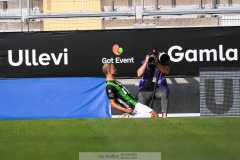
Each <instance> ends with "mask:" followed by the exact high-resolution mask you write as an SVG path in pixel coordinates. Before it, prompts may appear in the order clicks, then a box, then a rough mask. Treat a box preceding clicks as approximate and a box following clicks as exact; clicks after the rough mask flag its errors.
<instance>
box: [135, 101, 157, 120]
mask: <svg viewBox="0 0 240 160" xmlns="http://www.w3.org/2000/svg"><path fill="white" fill-rule="evenodd" d="M132 115H133V116H135V117H142V118H143V117H146V118H150V117H151V118H156V117H158V114H157V113H156V112H155V111H153V110H152V108H150V107H148V106H146V105H144V104H142V103H139V102H138V103H137V104H136V106H135V108H134V110H133V114H132Z"/></svg>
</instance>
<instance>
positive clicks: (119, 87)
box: [106, 80, 137, 108]
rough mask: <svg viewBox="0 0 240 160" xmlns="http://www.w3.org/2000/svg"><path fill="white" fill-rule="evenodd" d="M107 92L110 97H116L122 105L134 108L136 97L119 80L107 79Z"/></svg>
mask: <svg viewBox="0 0 240 160" xmlns="http://www.w3.org/2000/svg"><path fill="white" fill-rule="evenodd" d="M106 92H107V96H108V98H109V99H115V101H116V102H117V103H119V104H120V105H121V106H122V107H126V108H129V107H130V108H134V107H135V105H136V104H137V100H136V98H135V97H134V96H133V95H132V94H131V93H130V92H129V91H128V90H127V89H126V88H125V87H124V86H123V84H122V83H121V82H119V81H116V80H113V81H106Z"/></svg>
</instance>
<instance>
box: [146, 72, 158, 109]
mask: <svg viewBox="0 0 240 160" xmlns="http://www.w3.org/2000/svg"><path fill="white" fill-rule="evenodd" d="M160 73H161V71H160V70H159V69H158V74H157V78H156V82H155V84H154V89H153V93H152V99H151V102H150V104H149V107H150V108H153V100H154V97H155V93H156V89H157V85H158V80H159V76H160Z"/></svg>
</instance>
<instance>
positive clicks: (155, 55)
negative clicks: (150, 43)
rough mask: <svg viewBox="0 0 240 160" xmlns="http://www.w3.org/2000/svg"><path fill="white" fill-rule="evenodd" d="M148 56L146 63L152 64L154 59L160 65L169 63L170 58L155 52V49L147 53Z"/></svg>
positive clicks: (165, 54)
mask: <svg viewBox="0 0 240 160" xmlns="http://www.w3.org/2000/svg"><path fill="white" fill-rule="evenodd" d="M148 55H149V59H148V63H152V62H153V61H154V60H155V59H156V58H158V60H159V62H160V63H161V64H168V62H169V61H170V57H169V55H168V54H167V53H164V52H162V53H161V52H157V50H156V49H153V50H151V51H149V52H148Z"/></svg>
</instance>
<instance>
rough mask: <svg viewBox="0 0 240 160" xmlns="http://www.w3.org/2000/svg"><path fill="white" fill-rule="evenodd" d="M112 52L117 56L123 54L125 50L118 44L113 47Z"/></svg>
mask: <svg viewBox="0 0 240 160" xmlns="http://www.w3.org/2000/svg"><path fill="white" fill-rule="evenodd" d="M112 50H113V53H114V54H115V55H117V56H119V55H120V54H122V53H123V48H122V47H119V45H117V44H115V45H113V47H112Z"/></svg>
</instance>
